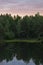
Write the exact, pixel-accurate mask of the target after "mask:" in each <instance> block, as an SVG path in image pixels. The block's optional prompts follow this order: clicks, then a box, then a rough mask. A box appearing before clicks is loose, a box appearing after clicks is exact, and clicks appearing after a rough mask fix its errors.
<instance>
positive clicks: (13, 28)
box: [0, 13, 43, 40]
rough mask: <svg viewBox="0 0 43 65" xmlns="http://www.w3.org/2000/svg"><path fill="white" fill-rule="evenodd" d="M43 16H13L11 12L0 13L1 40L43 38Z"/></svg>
mask: <svg viewBox="0 0 43 65" xmlns="http://www.w3.org/2000/svg"><path fill="white" fill-rule="evenodd" d="M42 38H43V16H41V15H39V13H37V14H36V15H35V16H24V17H23V18H22V17H20V16H18V15H17V16H14V17H12V16H11V15H10V14H6V15H2V14H1V15H0V40H5V39H8V40H11V39H42Z"/></svg>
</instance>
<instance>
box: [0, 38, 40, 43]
mask: <svg viewBox="0 0 43 65" xmlns="http://www.w3.org/2000/svg"><path fill="white" fill-rule="evenodd" d="M0 42H28V43H38V42H41V40H17V39H15V40H0Z"/></svg>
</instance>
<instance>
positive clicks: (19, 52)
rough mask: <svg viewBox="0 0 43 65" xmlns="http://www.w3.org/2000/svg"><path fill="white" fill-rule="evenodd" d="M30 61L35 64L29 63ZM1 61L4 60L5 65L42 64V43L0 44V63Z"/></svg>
mask: <svg viewBox="0 0 43 65" xmlns="http://www.w3.org/2000/svg"><path fill="white" fill-rule="evenodd" d="M15 57H16V59H15ZM14 59H15V60H16V61H14ZM31 59H32V62H34V63H35V64H34V63H31ZM3 60H6V61H5V62H6V63H10V62H16V63H17V62H18V61H19V63H22V65H26V63H27V65H28V64H29V63H30V65H32V64H33V65H40V64H43V43H2V44H0V63H2V61H3ZM8 61H9V62H8ZM0 65H1V64H0ZM4 65H5V64H4ZM6 65H7V64H6ZM8 65H9V64H8ZM10 65H11V64H10ZM12 65H13V64H12ZM15 65H18V63H17V64H15ZM19 65H21V64H19Z"/></svg>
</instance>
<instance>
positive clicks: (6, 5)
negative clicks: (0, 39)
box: [0, 0, 43, 16]
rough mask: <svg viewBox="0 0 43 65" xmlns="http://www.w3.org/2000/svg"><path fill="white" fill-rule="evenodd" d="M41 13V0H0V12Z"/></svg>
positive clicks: (42, 11) (16, 13) (23, 14)
mask: <svg viewBox="0 0 43 65" xmlns="http://www.w3.org/2000/svg"><path fill="white" fill-rule="evenodd" d="M37 12H39V13H40V14H41V15H43V0H0V14H6V13H8V14H11V15H12V16H13V15H20V16H25V15H34V14H36V13H37Z"/></svg>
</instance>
